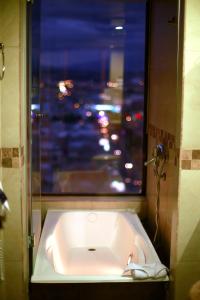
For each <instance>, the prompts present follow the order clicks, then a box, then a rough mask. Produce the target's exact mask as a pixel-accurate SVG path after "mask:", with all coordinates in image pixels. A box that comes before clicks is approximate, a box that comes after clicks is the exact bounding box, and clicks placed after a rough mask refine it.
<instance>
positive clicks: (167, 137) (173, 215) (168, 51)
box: [147, 0, 180, 265]
mask: <svg viewBox="0 0 200 300" xmlns="http://www.w3.org/2000/svg"><path fill="white" fill-rule="evenodd" d="M177 10H178V1H174V0H171V1H168V0H162V1H160V0H155V1H151V17H150V23H151V25H150V44H149V47H150V49H149V52H150V57H149V97H148V98H149V99H148V116H147V120H148V124H147V133H148V159H150V158H151V157H152V152H153V149H154V147H155V146H156V144H158V143H163V144H164V145H165V147H166V149H167V152H168V159H167V162H166V164H165V169H164V170H165V172H166V180H165V181H164V180H162V181H161V189H160V208H159V216H160V222H159V223H160V224H159V235H158V242H157V250H158V253H159V254H160V257H161V259H162V261H163V262H164V263H166V264H168V265H170V264H171V263H172V262H171V260H170V255H171V252H172V253H173V255H175V247H174V248H173V246H172V245H173V243H172V233H173V232H175V230H176V223H177V197H178V170H179V139H177V136H178V134H179V133H180V129H179V127H178V126H177V124H178V122H177V118H178V116H179V113H178V106H177V92H176V86H177V69H176V66H177V35H178V30H177V16H178V13H177ZM156 196H157V194H156V180H155V177H154V171H153V167H152V165H149V166H148V170H147V200H148V221H149V222H148V223H149V228H150V230H151V234H152V235H153V233H154V231H155V212H156V209H155V207H156Z"/></svg>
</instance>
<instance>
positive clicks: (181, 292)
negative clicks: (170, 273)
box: [175, 262, 200, 300]
mask: <svg viewBox="0 0 200 300" xmlns="http://www.w3.org/2000/svg"><path fill="white" fill-rule="evenodd" d="M199 278H200V264H199V262H193V263H180V264H178V265H177V267H176V277H175V299H177V300H188V299H189V290H190V288H191V287H192V285H193V284H194V283H195V282H196V281H197V280H199Z"/></svg>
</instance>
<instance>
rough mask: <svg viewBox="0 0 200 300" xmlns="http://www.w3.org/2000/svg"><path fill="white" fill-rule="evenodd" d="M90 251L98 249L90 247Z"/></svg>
mask: <svg viewBox="0 0 200 300" xmlns="http://www.w3.org/2000/svg"><path fill="white" fill-rule="evenodd" d="M88 251H96V249H95V248H89V249H88Z"/></svg>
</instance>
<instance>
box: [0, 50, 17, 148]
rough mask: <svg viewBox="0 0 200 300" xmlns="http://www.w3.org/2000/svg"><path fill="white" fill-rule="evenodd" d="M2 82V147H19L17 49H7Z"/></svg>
mask: <svg viewBox="0 0 200 300" xmlns="http://www.w3.org/2000/svg"><path fill="white" fill-rule="evenodd" d="M5 55H6V73H5V77H4V80H3V81H2V134H1V135H2V146H3V147H18V145H19V132H20V128H19V125H20V123H19V49H17V48H7V49H6V51H5Z"/></svg>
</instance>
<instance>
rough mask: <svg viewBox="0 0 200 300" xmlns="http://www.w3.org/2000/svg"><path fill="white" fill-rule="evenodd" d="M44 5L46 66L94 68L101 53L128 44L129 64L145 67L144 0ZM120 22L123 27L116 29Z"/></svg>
mask: <svg viewBox="0 0 200 300" xmlns="http://www.w3.org/2000/svg"><path fill="white" fill-rule="evenodd" d="M41 8H42V9H41V12H42V14H41V23H40V26H41V33H40V34H41V37H40V38H41V44H40V51H41V52H40V53H41V64H42V66H43V67H44V68H45V67H48V68H65V67H66V65H67V66H68V68H71V69H74V70H76V69H77V68H78V69H79V70H80V69H81V68H82V69H85V68H86V66H87V69H94V66H97V64H98V63H99V56H100V55H101V54H100V53H102V51H103V50H104V51H108V50H109V48H110V47H112V46H113V45H114V46H115V47H124V48H125V52H126V61H127V66H132V68H133V66H134V70H135V71H136V72H137V71H143V70H144V46H145V1H139V3H137V2H135V1H134V3H133V2H132V3H131V1H109V2H108V1H102V0H101V1H100V0H84V1H83V0H73V1H66V0H57V1H54V0H42V1H41ZM35 22H36V20H35ZM120 22H123V23H124V25H123V26H124V30H123V32H116V30H115V29H114V27H115V24H117V23H120ZM35 28H36V27H35ZM34 34H35V41H37V43H38V41H39V37H38V32H37V31H35V33H34Z"/></svg>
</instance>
